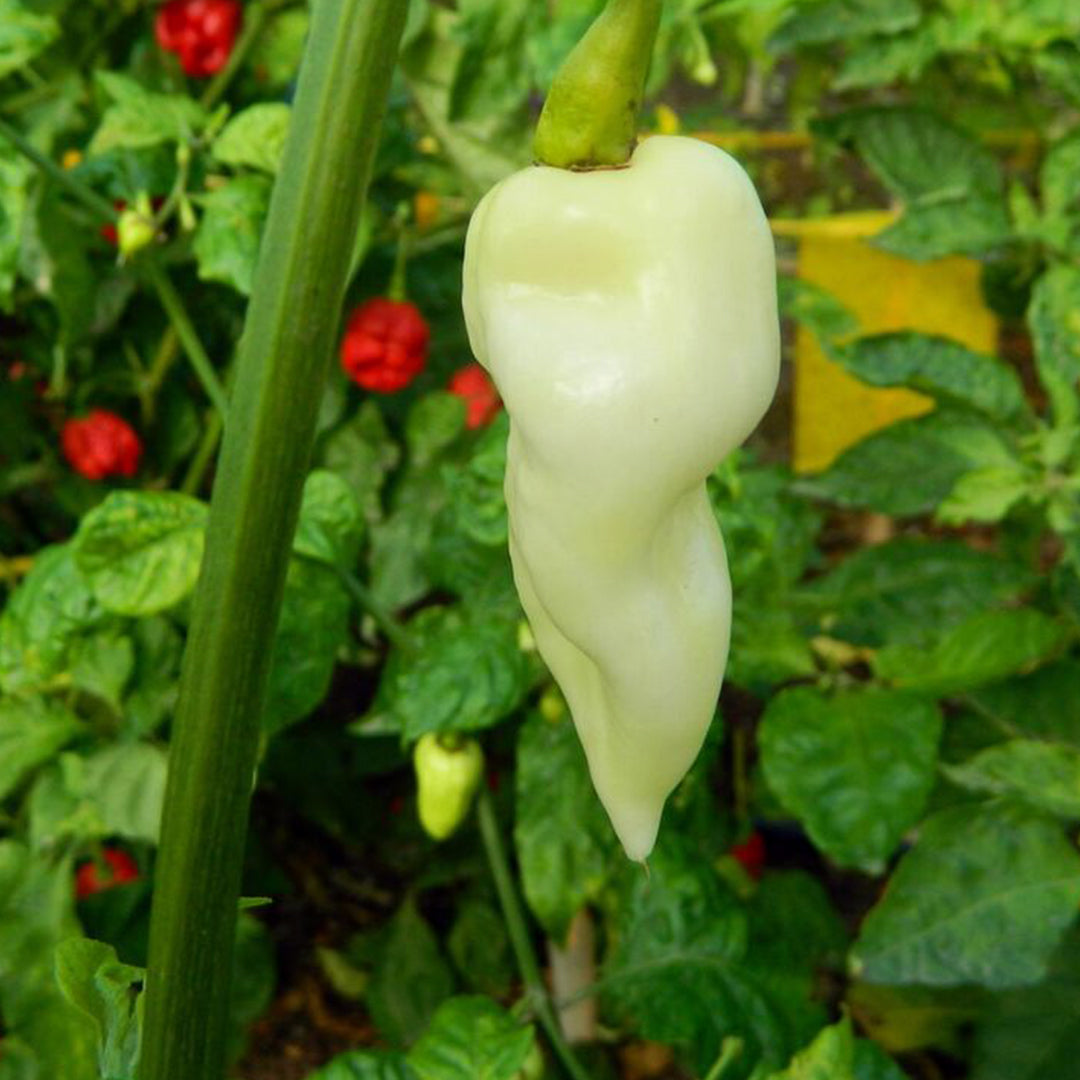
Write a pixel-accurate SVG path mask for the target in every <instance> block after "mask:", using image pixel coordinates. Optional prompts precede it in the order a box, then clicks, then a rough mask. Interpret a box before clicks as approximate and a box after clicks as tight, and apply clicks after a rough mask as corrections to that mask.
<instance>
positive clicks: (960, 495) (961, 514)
mask: <svg viewBox="0 0 1080 1080" xmlns="http://www.w3.org/2000/svg"><path fill="white" fill-rule="evenodd" d="M1035 489H1036V484H1035V481H1034V479H1033V478H1032V477H1030V476H1029V475H1028V474H1027V472H1025V471H1024V469H1023V468H1021V467H1020V466H1019V465H1016V466H1011V465H988V466H987V467H986V468H985V469H973V470H972V471H971V472H968V473H964V475H963V476H961V477H960V479H959V480H957V481H956V483H955V484H954V485H953V489H952V491H950V492H949V494H948V495H946V496H945V498H944V499H943V500H942V502H941V504H940V505H939V506H938V508H937V512H936V513H935V515H934V516H935V517H936V518H937V520H938V521H940V522H942V523H943V524H945V525H965V524H967V523H968V522H970V521H979V522H995V521H1000V520H1001V519H1002V518H1003V517H1005V515H1006V514H1008V512H1009V511H1010V510H1011V509H1012V508H1013V507H1014V506H1016V504H1017V503H1019V502H1020V501H1021V500H1023V499H1024V498H1025V496H1027V495H1029V494H1031V493H1032V492H1034V491H1035Z"/></svg>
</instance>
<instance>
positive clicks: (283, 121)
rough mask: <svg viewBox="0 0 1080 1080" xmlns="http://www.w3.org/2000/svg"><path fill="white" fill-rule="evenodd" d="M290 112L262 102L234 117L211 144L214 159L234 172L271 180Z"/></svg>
mask: <svg viewBox="0 0 1080 1080" xmlns="http://www.w3.org/2000/svg"><path fill="white" fill-rule="evenodd" d="M291 114H292V109H291V108H290V107H289V106H288V105H285V104H284V103H282V102H280V101H263V102H259V103H258V104H256V105H249V106H248V107H247V108H246V109H244V110H243V111H241V112H239V113H237V114H236V115H235V116H234V117H233V118H232V119H231V120H230V121H229V122H228V123H227V124H226V125H225V127H224V128H223V129H222V131H221V134H220V135H219V136H218V137H217V138H216V139H215V140H214V144H213V152H214V157H215V158H217V160H218V161H220V162H222V163H223V164H225V165H231V166H232V167H233V168H249V169H258V170H259V171H260V172H265V173H269V174H270V175H271V176H273V175H274V174H275V173H276V172H277V170H278V164H279V163H280V162H281V153H282V151H283V150H284V148H285V136H286V135H287V134H288V133H289V117H290V115H291Z"/></svg>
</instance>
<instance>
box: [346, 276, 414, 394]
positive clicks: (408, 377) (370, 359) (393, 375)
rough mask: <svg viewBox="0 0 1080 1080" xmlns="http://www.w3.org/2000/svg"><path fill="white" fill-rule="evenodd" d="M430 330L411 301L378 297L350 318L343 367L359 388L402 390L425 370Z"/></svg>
mask: <svg viewBox="0 0 1080 1080" xmlns="http://www.w3.org/2000/svg"><path fill="white" fill-rule="evenodd" d="M430 337H431V331H430V329H429V328H428V324H427V322H426V321H425V319H424V316H423V315H421V314H420V311H419V309H418V308H417V307H416V305H415V304H411V303H409V301H408V300H390V299H389V298H387V297H385V296H377V297H375V298H374V299H372V300H368V301H367V302H366V303H363V304H361V305H360V306H359V307H358V308H357V309H356V310H355V311H354V312H353V313H352V315H351V316H350V317H349V322H348V325H347V326H346V327H345V336H344V337H343V338H342V341H341V366H342V368H344V370H345V374H346V375H348V376H349V378H350V379H352V381H353V382H354V383H356V384H357V386H362V387H363V388H364V389H365V390H373V391H374V392H375V393H377V394H390V393H393V392H394V391H395V390H402V389H404V388H405V387H406V386H408V385H409V383H411V382H412V381H413V379H415V378H416V376H417V375H419V374H420V372H421V371H423V370H424V364H425V363H426V362H427V351H428V341H429V339H430Z"/></svg>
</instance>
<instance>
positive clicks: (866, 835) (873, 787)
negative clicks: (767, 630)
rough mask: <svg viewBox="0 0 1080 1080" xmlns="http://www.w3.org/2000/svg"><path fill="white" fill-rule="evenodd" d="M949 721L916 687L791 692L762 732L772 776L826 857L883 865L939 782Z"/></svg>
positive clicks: (775, 702)
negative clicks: (944, 730) (905, 689)
mask: <svg viewBox="0 0 1080 1080" xmlns="http://www.w3.org/2000/svg"><path fill="white" fill-rule="evenodd" d="M941 724H942V719H941V713H940V712H939V711H938V709H937V707H936V705H935V704H934V703H933V702H931V701H927V700H925V699H922V698H919V697H916V696H914V695H911V694H901V693H896V692H893V691H888V690H877V689H865V690H851V691H847V692H845V693H838V694H834V695H826V694H823V693H822V692H821V691H819V690H817V689H815V688H813V687H795V688H793V689H789V690H783V691H781V692H780V693H779V694H778V695H777V696H776V697H774V698H773V699H772V700H771V701H770V702H769V704H768V706H767V708H766V710H765V716H764V718H763V720H762V723H761V727H760V729H759V732H758V739H759V745H760V748H761V755H762V759H761V760H762V766H763V768H764V771H765V778H766V780H767V781H768V783H769V787H770V788H771V790H772V791H773V792H774V793H775V794H776V796H777V798H778V799H779V800H780V802H781V804H782V805H783V806H784V807H785V808H786V809H788V810H789V811H791V812H792V813H793V814H795V816H796V817H797V818H798V819H799V820H800V821H801V822H802V823H803V825H804V826H805V828H806V831H807V832H808V833H809V834H810V837H811V839H812V840H813V841H814V843H815V844H816V845H817V846H818V847H819V848H820V849H821V850H822V851H823V852H824V853H825V854H826V855H828V856H829V857H830V858H832V859H833V860H835V861H836V862H837V863H839V864H840V865H841V866H851V867H858V868H859V869H862V870H865V871H867V872H869V873H881V871H882V870H883V869H884V865H885V860H886V859H887V858H888V857H889V856H890V855H891V854H892V852H893V851H894V850H895V849H896V846H897V845H898V844H899V842H900V840H901V838H902V837H903V835H904V833H905V832H907V830H908V829H910V828H911V827H912V826H913V825H914V824H915V823H916V822H917V821H918V820H919V817H920V815H921V814H922V811H923V808H924V806H925V804H926V799H927V796H928V795H929V794H930V789H931V788H932V787H933V783H934V778H935V766H936V764H937V750H938V743H939V741H940V739H941Z"/></svg>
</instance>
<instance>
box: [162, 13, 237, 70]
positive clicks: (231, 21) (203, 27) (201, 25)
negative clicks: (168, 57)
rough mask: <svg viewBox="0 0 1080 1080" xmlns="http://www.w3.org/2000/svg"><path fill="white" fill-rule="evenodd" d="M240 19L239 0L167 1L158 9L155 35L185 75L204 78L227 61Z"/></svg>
mask: <svg viewBox="0 0 1080 1080" xmlns="http://www.w3.org/2000/svg"><path fill="white" fill-rule="evenodd" d="M241 19H242V11H241V7H240V4H239V2H238V0H168V3H166V4H164V5H162V6H161V7H160V8H158V12H157V17H156V18H155V20H154V36H155V37H156V38H157V43H158V45H160V46H161V48H163V49H164V50H165V51H166V52H172V53H176V55H177V56H178V57H179V58H180V66H181V67H182V68H183V69H184V73H185V74H186V75H191V76H193V77H195V78H204V77H206V76H207V75H214V74H216V73H217V72H219V71H220V70H221V69H222V68H223V67H224V66H225V65H226V63H228V60H229V56H230V55H231V54H232V50H233V45H235V44H236V35H237V34H238V33H239V32H240V23H241Z"/></svg>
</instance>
